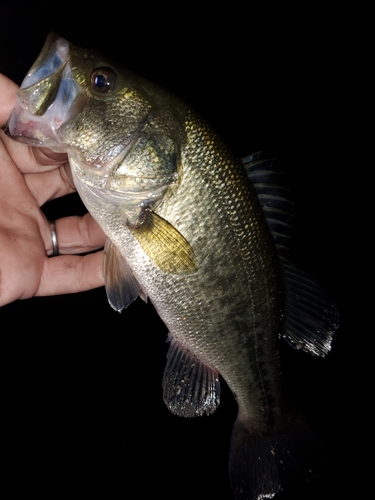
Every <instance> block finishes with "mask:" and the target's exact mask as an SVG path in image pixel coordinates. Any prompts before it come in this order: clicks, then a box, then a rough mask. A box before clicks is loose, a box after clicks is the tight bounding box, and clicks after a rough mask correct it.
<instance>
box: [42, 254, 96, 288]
mask: <svg viewBox="0 0 375 500" xmlns="http://www.w3.org/2000/svg"><path fill="white" fill-rule="evenodd" d="M102 262H103V252H102V251H101V252H96V253H92V254H89V255H85V256H83V257H80V256H78V255H60V256H58V257H51V258H48V257H46V263H45V266H44V271H43V275H42V279H41V281H40V287H39V289H38V291H37V293H36V295H37V296H45V295H59V294H64V293H76V292H83V291H86V290H91V289H92V288H97V287H99V286H103V285H104V278H103V274H102Z"/></svg>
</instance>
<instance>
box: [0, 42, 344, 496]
mask: <svg viewBox="0 0 375 500" xmlns="http://www.w3.org/2000/svg"><path fill="white" fill-rule="evenodd" d="M8 133H9V134H10V135H11V136H12V137H14V138H15V139H17V140H20V141H23V142H25V143H27V144H30V145H35V146H43V147H48V148H50V149H51V150H53V151H55V152H66V153H67V154H68V157H69V162H70V165H71V169H72V174H73V178H74V182H75V185H76V188H77V191H78V193H79V195H80V196H81V198H82V200H83V202H84V203H85V205H86V207H87V209H88V210H89V212H90V213H91V214H92V215H93V217H94V218H95V219H96V221H97V222H98V223H99V225H100V226H101V227H102V229H103V231H104V232H105V234H106V236H107V238H108V239H107V242H106V245H105V258H104V263H103V274H104V277H105V287H106V292H107V296H108V299H109V302H110V304H111V306H112V307H113V308H114V309H115V310H117V311H121V310H122V309H123V308H126V307H127V306H128V305H129V304H130V303H131V302H132V301H133V300H134V299H136V298H137V297H138V296H140V297H141V298H142V299H144V300H148V299H149V300H150V301H151V302H152V304H153V305H154V307H155V308H156V310H157V312H158V314H159V315H160V317H161V318H162V320H163V321H164V322H165V324H166V326H167V328H168V330H169V341H170V347H169V351H168V355H167V363H166V368H165V372H164V376H163V393H164V401H165V403H166V405H167V406H168V408H169V409H170V410H171V411H172V412H173V413H175V414H177V415H181V416H185V417H193V416H197V415H203V414H211V413H213V412H214V411H215V410H216V408H217V407H218V405H219V402H220V377H222V378H223V379H224V380H225V381H226V383H227V384H228V386H229V387H230V389H231V391H232V393H233V395H234V397H235V399H236V401H237V403H238V416H237V419H236V421H235V424H234V428H233V434H232V441H231V447H230V460H229V463H230V465H229V469H230V481H231V485H232V488H233V493H234V496H235V498H236V499H237V500H239V499H241V500H244V499H247V500H255V499H256V500H258V499H263V498H273V497H274V496H275V495H276V494H277V492H278V491H280V490H281V489H282V488H283V487H285V486H286V485H288V483H290V482H295V481H297V482H298V481H299V480H301V481H305V480H307V479H308V478H309V477H311V476H313V475H314V474H315V471H316V472H317V473H318V472H319V466H318V464H317V463H316V461H317V462H319V461H321V459H320V458H319V457H320V456H321V455H320V454H321V453H324V452H323V446H322V445H321V444H320V441H319V440H318V439H317V438H316V436H315V435H314V434H313V433H312V432H311V431H310V430H309V428H308V426H306V424H305V422H304V421H303V420H302V419H301V417H300V416H299V414H298V412H297V411H296V410H294V409H293V407H292V405H291V404H290V402H289V401H288V398H287V397H286V394H285V389H284V383H283V378H282V375H281V366H280V354H279V341H280V339H282V338H283V339H285V340H286V341H287V342H288V343H289V344H290V345H291V346H292V347H294V348H296V349H299V350H301V351H305V352H308V353H311V354H313V355H317V356H325V355H326V354H327V353H328V352H329V350H330V348H331V341H332V336H333V334H334V332H335V330H336V329H337V327H338V313H337V310H336V307H335V304H334V303H333V302H332V300H331V299H330V298H329V297H328V295H327V294H326V293H325V292H324V291H323V290H322V289H321V288H320V287H319V286H318V285H317V283H316V282H315V281H314V280H313V279H312V278H310V277H309V276H308V275H306V274H304V273H302V272H300V271H299V270H297V269H296V268H295V267H294V266H293V265H292V264H291V263H290V262H288V261H287V260H286V258H285V247H284V243H285V240H286V238H287V236H288V234H287V232H288V223H287V222H288V218H289V213H288V202H287V200H286V199H285V198H284V196H283V194H282V193H281V194H280V192H281V188H280V187H279V186H278V183H277V182H276V180H275V179H276V174H275V173H274V172H273V171H272V162H271V161H262V160H260V155H259V153H256V154H253V155H250V156H249V157H247V158H245V159H243V160H242V161H240V160H239V159H237V158H236V157H235V156H234V155H233V154H232V153H231V152H230V151H229V150H228V148H227V147H226V146H225V144H224V143H223V142H222V140H221V139H220V138H219V137H218V136H217V135H216V134H215V132H214V131H213V130H212V129H211V128H210V127H209V126H208V125H207V123H206V122H205V121H204V120H203V119H202V118H201V117H200V116H198V115H197V114H196V113H195V112H194V111H193V110H192V109H190V107H188V106H187V105H186V104H185V103H183V102H181V101H180V100H179V99H177V98H176V97H174V96H172V95H170V94H169V93H168V92H166V91H164V90H162V89H160V88H159V87H157V86H156V85H154V84H152V83H150V82H148V81H146V80H145V79H143V78H141V77H139V76H137V75H135V74H133V73H131V72H130V71H127V70H125V69H123V68H121V67H120V66H119V65H117V64H116V63H114V62H112V61H110V60H109V59H107V58H105V57H104V56H102V55H101V54H99V53H97V52H95V51H91V50H86V49H82V48H79V47H75V46H74V45H72V44H70V43H69V42H68V41H66V40H64V39H63V38H60V37H59V36H57V35H55V34H51V35H49V37H48V38H47V41H46V43H45V46H44V48H43V50H42V52H41V54H40V55H39V57H38V59H37V60H36V62H35V63H34V65H33V66H32V68H31V69H30V71H29V73H28V74H27V76H26V77H25V79H24V81H23V83H22V85H21V88H20V90H19V92H18V98H17V103H16V106H15V109H14V110H13V112H12V114H11V116H10V118H9V121H8ZM317 457H318V458H317Z"/></svg>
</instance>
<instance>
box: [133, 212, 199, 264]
mask: <svg viewBox="0 0 375 500" xmlns="http://www.w3.org/2000/svg"><path fill="white" fill-rule="evenodd" d="M143 216H144V219H143V222H142V223H141V224H140V225H139V226H137V227H135V228H134V227H130V230H131V231H132V233H133V235H134V237H135V238H136V239H137V240H138V242H139V244H140V245H141V247H142V249H143V251H144V252H145V253H146V255H147V256H148V257H149V258H150V259H151V260H152V261H153V262H154V264H156V265H157V266H158V267H159V268H160V269H161V270H162V271H164V272H165V273H168V274H189V273H192V272H194V271H195V270H196V263H195V257H194V251H193V249H192V247H191V246H190V244H189V243H188V242H187V240H186V239H185V238H184V237H183V236H182V234H181V233H180V232H179V231H177V229H176V228H175V227H173V226H172V224H170V223H169V222H167V221H166V220H165V219H163V218H162V217H160V216H159V215H157V214H156V213H155V212H153V211H152V210H150V209H149V208H147V209H146V210H145V211H144V213H143Z"/></svg>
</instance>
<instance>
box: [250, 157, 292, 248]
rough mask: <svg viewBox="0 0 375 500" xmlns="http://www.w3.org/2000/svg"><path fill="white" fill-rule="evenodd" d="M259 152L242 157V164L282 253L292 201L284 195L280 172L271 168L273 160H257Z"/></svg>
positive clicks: (290, 215)
mask: <svg viewBox="0 0 375 500" xmlns="http://www.w3.org/2000/svg"><path fill="white" fill-rule="evenodd" d="M260 153H261V152H260V151H258V152H257V153H253V154H251V155H249V156H246V157H245V158H242V164H243V166H244V167H245V170H246V173H247V175H248V177H249V179H250V180H251V182H252V184H253V186H254V189H255V191H256V193H257V195H258V199H259V201H260V204H261V205H262V208H263V213H264V215H265V218H266V221H267V224H268V226H269V228H270V230H271V233H272V236H273V238H274V241H275V245H276V247H277V250H278V252H279V254H280V255H282V254H284V252H285V251H286V250H287V247H286V246H285V242H286V241H287V240H288V239H289V238H290V226H289V224H288V221H289V220H290V218H291V217H292V214H291V213H290V208H291V206H292V205H293V203H292V202H291V201H289V200H288V199H287V198H285V196H284V195H285V192H286V191H287V188H286V187H285V186H283V185H282V183H281V182H280V178H281V176H282V174H281V173H280V172H275V171H273V170H272V165H273V162H274V160H271V159H266V160H259V157H260Z"/></svg>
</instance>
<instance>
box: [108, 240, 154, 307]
mask: <svg viewBox="0 0 375 500" xmlns="http://www.w3.org/2000/svg"><path fill="white" fill-rule="evenodd" d="M103 276H104V283H105V290H106V292H107V297H108V302H109V303H110V305H111V306H112V307H113V309H115V311H119V312H120V311H121V310H122V309H125V308H126V307H127V306H128V305H129V304H130V303H131V302H132V301H133V300H135V299H136V298H137V297H138V295H139V296H140V297H141V298H142V299H143V300H147V297H146V296H145V295H144V293H143V291H142V289H141V287H140V285H139V283H138V281H137V280H136V278H135V277H134V274H133V273H132V270H131V269H130V267H129V265H128V263H127V262H126V260H125V259H124V258H123V257H122V255H121V254H120V252H119V251H118V250H117V248H116V247H115V245H114V244H113V243H112V242H111V241H110V240H107V241H106V242H105V247H104V260H103Z"/></svg>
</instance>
